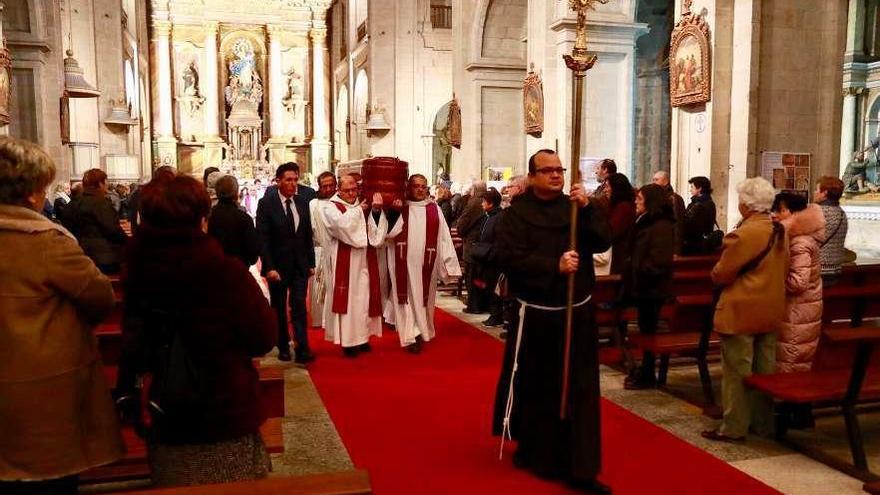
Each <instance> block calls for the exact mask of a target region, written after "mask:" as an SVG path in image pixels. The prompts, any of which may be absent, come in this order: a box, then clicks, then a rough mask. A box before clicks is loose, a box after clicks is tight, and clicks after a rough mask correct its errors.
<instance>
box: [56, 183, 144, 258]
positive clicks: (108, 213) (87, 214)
mask: <svg viewBox="0 0 880 495" xmlns="http://www.w3.org/2000/svg"><path fill="white" fill-rule="evenodd" d="M82 184H83V192H82V194H81V195H79V196H77V197H76V198H74V199H73V200H72V201H71V202H70V203H69V204H68V205H67V206H66V207H65V210H64V215H63V223H62V224H63V225H64V226H65V227H66V228H67V230H69V231H71V232H72V233H73V235H74V236H76V239H77V240H78V241H79V245H80V247H82V249H83V251H85V253H86V256H88V257H89V258H91V259H92V261H94V262H95V265H97V266H98V269H99V270H101V272H103V273H107V274H113V273H119V270H120V263H121V261H122V249H123V247H124V246H125V244H126V242H127V241H128V236H126V234H125V231H124V230H122V227H121V226H120V225H119V215H118V214H117V213H116V210H114V209H113V205H112V204H111V203H110V200H109V199H108V198H107V174H106V173H105V172H104V171H103V170H100V169H96V168H93V169H91V170H87V171H86V173H85V174H83V180H82Z"/></svg>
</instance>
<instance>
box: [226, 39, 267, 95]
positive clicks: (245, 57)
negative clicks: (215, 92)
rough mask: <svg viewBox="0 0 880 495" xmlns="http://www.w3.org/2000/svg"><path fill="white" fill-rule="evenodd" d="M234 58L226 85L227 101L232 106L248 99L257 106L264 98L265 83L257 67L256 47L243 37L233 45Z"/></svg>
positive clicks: (230, 64)
mask: <svg viewBox="0 0 880 495" xmlns="http://www.w3.org/2000/svg"><path fill="white" fill-rule="evenodd" d="M232 54H233V56H234V58H233V59H232V60H231V61H230V62H229V85H228V86H226V91H225V96H226V102H227V103H229V105H230V106H232V107H235V104H236V103H238V102H240V101H248V102H250V103H252V104H253V105H254V106H255V107H256V106H257V105H259V103H260V102H261V101H262V100H263V84H262V82H261V81H260V74H259V73H258V72H257V68H256V56H255V55H254V47H253V46H251V43H250V41H248V40H246V39H244V38H241V39H239V40H237V41H236V42H235V44H234V45H233V46H232Z"/></svg>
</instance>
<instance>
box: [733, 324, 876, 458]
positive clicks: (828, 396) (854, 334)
mask: <svg viewBox="0 0 880 495" xmlns="http://www.w3.org/2000/svg"><path fill="white" fill-rule="evenodd" d="M823 338H824V339H826V340H827V341H828V342H829V343H831V344H855V345H856V346H857V350H856V355H855V358H854V359H853V361H852V366H851V368H849V369H819V370H815V369H814V370H810V371H802V372H795V373H773V374H767V375H752V376H750V377H748V378H746V380H745V383H746V386H748V387H751V388H753V389H755V390H758V391H760V392H763V393H765V394H767V395H769V396H771V397H773V398H774V399H776V400H778V401H780V402H781V404H780V408H779V409H780V412H781V413H782V414H780V416H779V418H778V421H777V428H776V430H777V431H776V435H777V437H778V438H780V439H784V438H785V434H786V432H787V426H788V425H787V422H786V421H787V417H788V415H787V414H786V413H787V411H788V410H789V409H790V405H791V404H816V403H821V404H825V405H834V406H839V407H840V409H841V413H842V414H843V417H844V419H845V421H846V429H847V437H848V441H849V445H850V450H851V452H852V458H853V464H854V465H855V467H856V469H858V470H860V471H867V469H868V464H867V460H866V458H865V448H864V443H863V440H862V434H861V428H860V426H859V422H858V416H857V414H856V409H855V407H856V404H857V403H858V402H859V401H863V400H880V367H877V366H869V365H870V364H871V356H872V354H873V353H874V348H875V347H876V345H877V344H878V343H880V326H876V325H870V326H861V327H855V328H852V327H850V328H846V327H843V328H841V327H833V328H827V329H826V330H825V331H824V332H823Z"/></svg>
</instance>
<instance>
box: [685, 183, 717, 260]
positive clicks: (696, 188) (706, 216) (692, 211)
mask: <svg viewBox="0 0 880 495" xmlns="http://www.w3.org/2000/svg"><path fill="white" fill-rule="evenodd" d="M688 182H689V183H690V184H691V202H690V204H689V205H688V207H687V210H685V212H684V239H683V243H684V245H683V249H682V254H684V255H686V256H694V255H700V254H709V253H710V252H711V251H712V250H713V248H712V246H709V245H708V244H707V242H706V237H707V236H708V235H709V234H711V233H712V231H713V230H715V203H714V202H713V201H712V183H711V182H710V181H709V179H707V178H706V177H699V176H698V177H693V178H691V180H689V181H688ZM718 247H720V246H718Z"/></svg>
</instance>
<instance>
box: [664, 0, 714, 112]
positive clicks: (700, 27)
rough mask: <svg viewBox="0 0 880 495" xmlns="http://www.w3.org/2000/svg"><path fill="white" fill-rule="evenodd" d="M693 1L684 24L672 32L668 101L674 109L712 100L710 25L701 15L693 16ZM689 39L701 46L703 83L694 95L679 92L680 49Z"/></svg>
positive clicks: (686, 7)
mask: <svg viewBox="0 0 880 495" xmlns="http://www.w3.org/2000/svg"><path fill="white" fill-rule="evenodd" d="M691 1H692V0H684V12H683V14H682V16H681V20H679V21H678V23H677V24H676V25H675V29H673V30H672V39H671V42H670V49H669V98H670V100H671V103H672V106H673V107H680V106H685V105H696V104H700V103H706V102H708V101H710V100H711V99H712V57H711V46H710V44H709V41H710V40H711V35H710V33H709V24H708V23H707V22H706V19H704V18H703V16H701V15H696V14H694V13H692V12H691ZM688 36H692V37H694V39H696V40H697V43H698V44H699V46H700V64H701V65H700V81H699V84H698V85H697V87H696V88H695V89H693V90H691V91H679V90H678V79H679V71H678V64H676V63H675V60H676V55H677V54H678V49H679V46H680V45H681V43H682V41H684V39H685V38H687V37H688Z"/></svg>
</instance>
